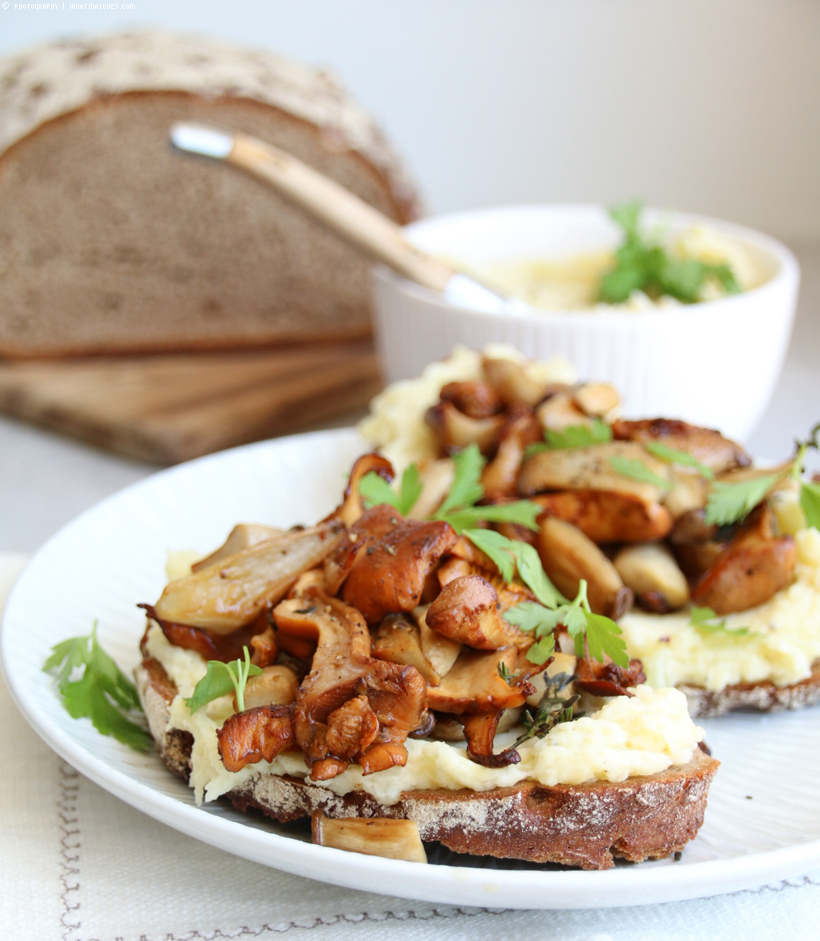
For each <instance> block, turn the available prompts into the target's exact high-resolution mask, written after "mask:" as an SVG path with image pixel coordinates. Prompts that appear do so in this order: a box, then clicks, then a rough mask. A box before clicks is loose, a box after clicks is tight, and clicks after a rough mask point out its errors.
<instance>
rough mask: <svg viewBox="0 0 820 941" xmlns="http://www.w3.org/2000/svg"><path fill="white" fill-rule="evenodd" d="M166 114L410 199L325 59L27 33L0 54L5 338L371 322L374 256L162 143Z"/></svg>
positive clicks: (0, 324)
mask: <svg viewBox="0 0 820 941" xmlns="http://www.w3.org/2000/svg"><path fill="white" fill-rule="evenodd" d="M180 120H185V121H198V122H204V123H208V124H213V125H216V126H218V127H221V128H225V129H227V130H234V131H244V132H246V133H249V134H252V135H254V136H257V137H259V138H261V139H263V140H266V141H269V142H271V143H273V144H276V145H278V146H279V147H282V148H283V149H284V150H286V151H288V152H290V153H292V154H294V155H295V156H296V157H298V158H300V159H301V160H304V161H305V162H306V163H308V164H310V165H311V166H313V167H315V168H316V169H318V170H320V171H321V172H322V173H325V174H327V175H328V176H329V177H331V178H333V179H334V180H336V181H337V182H338V183H340V184H342V185H343V186H345V187H347V188H348V189H350V190H351V191H352V192H354V193H355V194H356V195H358V196H360V197H361V198H362V199H364V200H366V201H367V202H368V203H370V204H371V205H373V206H375V207H376V208H377V209H379V210H380V211H381V212H383V213H385V214H386V215H388V216H390V217H391V218H392V219H394V220H396V221H397V222H400V223H404V222H407V221H410V220H411V219H412V218H414V216H415V215H416V209H415V197H414V193H413V189H412V187H411V186H410V185H409V183H408V182H407V180H406V178H405V176H404V173H403V171H402V169H401V167H400V164H399V163H398V161H397V159H396V158H395V157H394V156H393V154H392V152H391V150H390V148H389V147H388V145H387V144H386V142H385V141H384V139H383V137H382V136H381V134H380V133H379V131H378V129H377V127H376V126H375V124H374V122H373V121H372V119H371V118H370V117H369V116H368V115H367V114H366V113H365V112H364V111H363V110H362V109H361V108H359V107H358V106H357V105H356V104H355V103H354V102H352V101H351V99H350V98H349V97H348V96H347V95H346V94H345V93H344V91H343V90H342V89H341V88H339V86H338V85H337V84H336V83H335V82H334V81H333V80H332V79H331V78H330V77H329V76H327V75H326V74H324V73H322V72H319V71H316V70H313V69H309V68H307V67H305V66H302V65H299V64H297V63H293V62H289V61H287V60H284V59H282V58H280V57H279V56H276V55H273V54H270V53H264V52H256V51H253V50H246V49H238V48H234V47H231V46H225V45H223V44H221V43H219V42H216V41H213V40H207V39H198V38H193V37H185V36H174V35H171V34H167V33H161V32H149V33H135V34H126V35H117V36H109V37H106V38H100V39H94V40H88V41H82V42H80V41H77V42H64V43H56V44H52V45H49V46H43V47H40V48H37V49H32V50H29V51H27V52H25V53H21V54H18V55H16V56H13V57H11V58H8V59H5V60H2V61H0V354H1V355H6V356H27V355H52V356H54V355H64V354H79V353H83V354H84V353H111V352H114V353H117V352H135V351H169V350H187V349H202V348H232V347H248V346H258V345H263V344H275V343H282V342H290V341H315V340H334V339H339V338H354V337H360V336H366V335H368V334H369V332H370V316H369V312H370V283H369V263H368V262H367V261H366V260H365V259H364V258H363V257H362V256H361V255H360V254H359V253H358V252H357V251H356V250H354V249H353V248H351V247H349V246H348V245H347V244H345V243H344V242H342V241H341V240H340V239H338V238H337V237H336V236H335V235H333V234H332V233H330V232H328V231H327V230H326V229H324V228H323V227H322V226H321V225H319V224H318V223H316V222H314V221H313V220H312V219H309V218H308V217H307V216H306V215H304V214H303V213H302V212H300V211H299V210H298V209H295V208H294V207H292V206H291V205H289V204H288V203H286V202H285V201H283V200H282V199H281V198H280V197H279V196H277V195H276V194H275V193H274V192H273V191H272V190H270V189H268V188H266V187H264V186H263V184H261V183H259V182H257V181H256V180H253V179H251V178H250V177H247V176H246V175H244V174H243V173H241V172H239V171H237V170H235V169H233V168H229V167H227V166H224V165H221V164H219V163H217V162H215V161H209V160H205V159H197V158H191V157H190V156H186V155H183V154H180V153H176V152H174V151H173V150H172V148H171V147H170V145H169V143H168V130H169V128H170V126H171V124H172V123H173V122H174V121H180Z"/></svg>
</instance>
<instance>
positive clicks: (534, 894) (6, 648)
mask: <svg viewBox="0 0 820 941" xmlns="http://www.w3.org/2000/svg"><path fill="white" fill-rule="evenodd" d="M356 439H358V440H359V441H361V440H362V439H361V438H360V437H359V435H358V433H357V432H356V430H355V428H339V429H329V430H320V431H313V432H308V433H304V434H298V435H289V436H286V437H282V438H276V439H269V440H266V441H261V442H255V443H253V444H250V445H242V446H240V447H236V448H230V449H227V450H225V451H220V452H216V453H214V454H209V455H205V456H203V457H199V458H196V459H195V460H193V461H188V462H185V463H182V464H178V465H176V466H174V467H171V468H166V469H164V470H161V471H159V472H157V473H155V474H150V475H148V476H147V477H145V478H143V479H142V480H139V481H136V482H134V483H132V484H130V485H129V486H127V487H125V488H123V489H122V490H119V491H117V492H116V493H113V494H111V495H109V496H107V497H105V498H104V499H103V500H101V501H99V502H98V503H96V504H94V505H93V506H91V507H89V508H88V509H86V510H85V511H83V512H82V513H81V514H79V515H78V516H77V517H75V518H74V519H72V520H71V521H69V522H68V523H66V524H65V525H64V526H63V527H61V528H60V529H59V530H58V531H57V532H56V533H55V534H54V535H53V536H51V537H50V538H49V539H48V540H47V541H46V543H44V544H43V546H41V547H40V549H39V550H38V551H37V552H36V553H35V554H34V555H33V556H32V557H31V559H30V560H29V562H28V563H27V564H26V566H25V568H24V569H23V571H22V572H21V574H20V575H19V577H18V579H17V581H16V582H15V585H14V586H13V588H12V591H11V593H10V595H9V598H8V600H7V604H6V608H5V612H4V616H3V627H2V631H0V666H1V667H2V671H3V674H4V678H5V680H6V683H7V686H8V689H9V692H10V694H11V697H12V699H13V701H14V702H15V704H16V706H17V708H19V709H20V711H21V713H22V714H23V716H24V718H25V719H26V721H27V722H28V723H29V724H30V725H31V726H32V727H33V728H34V730H35V731H36V732H37V734H38V735H39V736H40V737H41V738H42V739H43V740H44V741H45V742H46V744H47V745H48V746H49V747H50V748H52V749H53V750H54V751H55V752H57V753H58V754H59V755H60V756H61V757H62V758H63V759H64V760H66V761H67V762H68V763H69V764H71V765H72V766H73V767H74V768H76V769H77V770H78V771H80V772H81V773H82V774H84V775H85V776H86V777H88V778H89V779H90V780H91V781H93V782H94V783H96V784H98V785H100V786H101V787H103V788H104V789H105V790H107V791H108V792H109V793H111V794H113V795H114V796H115V797H118V798H119V799H121V800H123V801H124V802H125V803H127V804H129V805H130V806H132V807H134V808H136V809H137V810H139V811H141V812H142V813H145V814H147V815H148V816H151V817H153V818H154V819H156V820H158V821H160V822H161V823H164V824H166V825H167V826H170V827H172V828H173V829H176V830H178V831H180V832H182V833H186V834H187V835H189V836H192V837H194V838H195V839H199V840H200V841H202V842H205V843H207V844H209V845H211V846H215V847H216V848H219V849H223V850H226V851H227V852H230V853H232V854H234V855H237V856H240V857H243V858H245V859H249V860H252V861H255V862H258V863H260V864H262V865H267V866H270V867H273V868H279V869H283V870H285V871H288V872H292V873H294V874H296V875H300V876H304V877H307V878H313V879H319V880H320V881H324V882H329V883H332V884H335V885H340V886H344V887H347V888H353V889H357V890H360V891H369V892H381V893H383V894H386V895H391V896H399V897H402V898H407V899H415V900H421V901H427V902H433V903H444V904H451V905H471V906H485V907H492V908H497V907H499V906H500V907H505V908H523V909H555V910H558V909H580V908H609V907H613V908H615V907H624V906H629V905H637V904H655V903H657V902H670V901H682V900H685V899H693V898H705V897H710V896H715V895H720V894H725V893H729V892H734V891H738V890H741V889H751V888H757V887H759V886H761V885H764V884H767V883H770V882H772V881H774V882H780V881H782V880H784V879H788V878H790V877H793V876H796V875H802V874H804V873H806V872H808V871H810V870H811V869H812V868H813V867H814V866H816V865H817V864H819V863H820V838H817V839H814V840H808V841H805V842H803V843H797V844H791V845H789V846H781V847H777V848H774V849H769V850H763V851H760V852H754V853H749V854H747V855H744V856H737V857H732V858H731V859H717V860H702V861H699V862H694V863H691V864H688V865H683V866H674V865H664V866H660V867H653V868H645V865H646V864H636V865H634V866H618V867H616V868H614V869H609V870H603V871H583V870H571V869H567V870H547V871H538V870H515V869H510V870H504V869H487V868H480V867H474V866H450V865H435V866H430V867H425V866H419V865H418V864H415V863H408V862H403V861H400V860H387V859H383V858H381V857H375V856H366V855H363V854H350V853H346V852H343V851H341V850H335V849H332V848H330V847H324V846H316V845H314V844H311V843H306V842H303V841H301V840H298V839H294V838H292V837H288V836H286V835H282V834H277V833H272V832H270V831H268V830H265V829H262V828H257V827H253V826H248V825H246V824H244V823H243V822H241V821H237V820H232V819H228V818H225V817H221V816H219V815H218V814H214V813H210V812H209V811H207V810H205V811H204V813H203V809H201V808H199V807H196V806H194V805H191V804H188V803H185V802H183V801H181V800H179V799H178V798H175V797H173V796H171V795H169V794H165V793H162V792H161V791H158V790H157V789H155V788H154V787H153V786H151V785H150V783H148V782H145V781H140V780H137V779H136V778H135V777H133V776H132V775H131V774H129V773H128V772H127V771H126V770H124V769H122V768H118V767H114V766H112V765H110V764H108V763H107V762H106V761H105V760H103V759H102V758H99V757H97V756H96V755H95V754H94V753H92V752H91V751H90V750H89V749H88V748H86V747H85V745H84V744H83V743H82V742H81V741H80V740H79V739H78V738H77V737H76V736H74V735H71V734H70V733H68V732H65V731H64V730H62V729H61V728H59V727H58V726H57V725H56V724H54V723H53V722H52V720H51V719H50V718H49V716H48V715H47V714H46V713H45V712H44V711H42V710H41V709H39V708H38V702H37V699H36V697H35V696H34V695H33V694H32V695H29V690H28V688H27V687H26V686H25V685H24V684H23V683H22V682H21V674H20V672H19V671H18V670H15V669H14V667H15V651H14V649H13V640H18V641H19V638H17V636H16V634H15V631H16V630H17V629H18V628H17V624H18V619H21V620H22V622H24V621H25V612H24V611H23V612H18V610H17V607H18V605H19V604H20V602H18V601H17V599H18V598H20V597H22V596H23V594H24V593H25V591H26V590H27V586H28V583H29V581H30V580H31V579H35V581H36V576H37V567H38V564H39V560H40V559H41V557H42V556H44V555H46V554H48V553H50V552H52V551H54V546H55V544H56V545H58V546H59V543H60V542H61V541H62V540H65V539H66V538H67V536H68V535H70V533H71V530H72V528H73V527H75V526H77V525H79V524H80V522H81V521H85V520H86V519H87V518H88V517H90V516H93V515H95V514H98V513H103V512H104V511H105V509H106V508H107V507H108V506H109V505H110V504H111V503H112V502H116V501H119V500H122V499H124V497H125V495H130V494H133V493H134V492H135V491H138V490H140V489H141V488H146V489H150V488H151V487H153V486H155V482H156V481H157V480H158V479H160V478H161V479H163V480H167V479H170V478H172V477H174V476H177V475H182V476H187V475H188V474H190V473H192V472H193V473H196V469H197V468H198V467H202V466H204V465H209V464H214V463H219V462H222V461H231V460H235V459H236V457H237V455H241V456H242V457H244V456H246V455H248V454H252V453H253V452H255V451H268V450H273V451H276V450H277V449H278V448H288V447H293V446H294V445H295V446H297V447H299V446H300V443H301V442H305V441H313V442H318V443H320V444H322V443H328V444H329V445H331V446H334V445H335V447H337V448H338V447H341V446H343V445H344V444H345V443H351V444H352V443H354V442H355V441H356ZM9 625H11V628H10V629H9ZM56 639H60V638H56ZM122 747H126V746H122ZM168 774H170V772H168ZM182 786H185V785H182ZM352 856H355V859H352ZM549 889H556V890H558V891H557V893H556V895H553V893H551V892H550V891H548V890H549Z"/></svg>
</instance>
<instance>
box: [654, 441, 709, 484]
mask: <svg viewBox="0 0 820 941" xmlns="http://www.w3.org/2000/svg"><path fill="white" fill-rule="evenodd" d="M644 447H645V448H646V450H647V451H649V453H650V454H654V455H655V457H657V458H660V460H662V461H666V462H667V464H680V465H682V466H683V467H694V468H695V470H696V471H697V472H698V473H699V474H700V476H701V477H705V478H706V480H712V479H713V478H714V476H715V475H714V474H713V473H712V469H711V468H710V467H707V466H706V465H705V464H704V463H702V462H701V461H699V460H698V459H697V458H696V457H693V456H692V455H691V454H689V453H688V452H687V451H676V450H675V449H674V448H668V447H667V446H666V445H665V444H661V442H660V441H650V442H648V443H647V444H646V445H644Z"/></svg>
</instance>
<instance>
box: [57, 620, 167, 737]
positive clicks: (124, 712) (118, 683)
mask: <svg viewBox="0 0 820 941" xmlns="http://www.w3.org/2000/svg"><path fill="white" fill-rule="evenodd" d="M43 670H44V672H46V673H54V674H55V675H56V677H57V689H58V690H59V691H60V695H61V696H62V699H63V704H64V705H65V708H66V711H67V712H68V714H69V715H70V716H71V717H72V719H81V718H84V717H85V718H88V719H91V723H92V725H93V726H94V728H95V729H97V731H98V732H101V733H102V734H103V735H112V736H113V737H114V738H116V739H117V741H118V742H122V743H123V745H129V746H130V747H131V748H134V749H136V750H137V751H145V750H146V749H148V748H150V747H151V744H152V740H151V736H150V735H149V734H148V732H147V731H146V729H145V725H144V723H143V721H142V720H141V714H142V709H141V707H140V701H139V697H138V696H137V690H136V687H135V686H134V684H133V683H132V682H131V681H130V680H129V679H128V677H127V676H126V675H125V674H124V673H123V672H122V670H120V668H119V667H118V666H117V664H116V663H115V662H114V660H113V659H112V658H111V657H110V656H109V655H108V654H107V653H106V652H105V651H104V650H103V649H102V647H101V646H100V642H99V641H98V640H97V622H96V621H94V625H93V627H92V628H91V633H90V634H88V635H86V636H85V637H71V638H69V639H68V640H64V641H62V642H61V643H59V644H55V645H54V646H53V647H52V648H51V656H50V657H49V658H48V659H47V660H46V662H45V664H44V665H43ZM79 671H82V673H81V675H79V676H78V672H79Z"/></svg>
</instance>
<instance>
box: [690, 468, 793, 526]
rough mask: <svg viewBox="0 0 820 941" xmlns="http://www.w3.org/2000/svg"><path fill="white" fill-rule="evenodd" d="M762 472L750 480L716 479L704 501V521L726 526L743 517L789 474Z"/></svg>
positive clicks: (787, 472) (786, 472)
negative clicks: (762, 473)
mask: <svg viewBox="0 0 820 941" xmlns="http://www.w3.org/2000/svg"><path fill="white" fill-rule="evenodd" d="M789 473H790V472H789V471H788V470H786V471H785V472H783V473H780V474H764V475H763V477H755V478H753V479H752V480H739V481H730V480H716V481H715V482H714V483H713V484H712V487H711V489H710V491H709V497H708V499H707V501H706V517H705V519H706V522H707V523H708V524H709V525H710V526H712V525H714V526H726V525H728V524H729V523H738V522H740V520H742V519H745V518H746V517H747V516H748V515H749V514H750V513H751V512H752V510H753V509H754V508H755V507H756V506H757V505H758V504H759V503H761V502H762V501H763V500H764V499H765V498H766V495H767V494H768V493H769V491H770V490H771V489H772V488H773V487H774V486H776V485H777V484H778V483H779V482H780V481H781V480H784V479H785V478H786V477H788V475H789Z"/></svg>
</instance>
